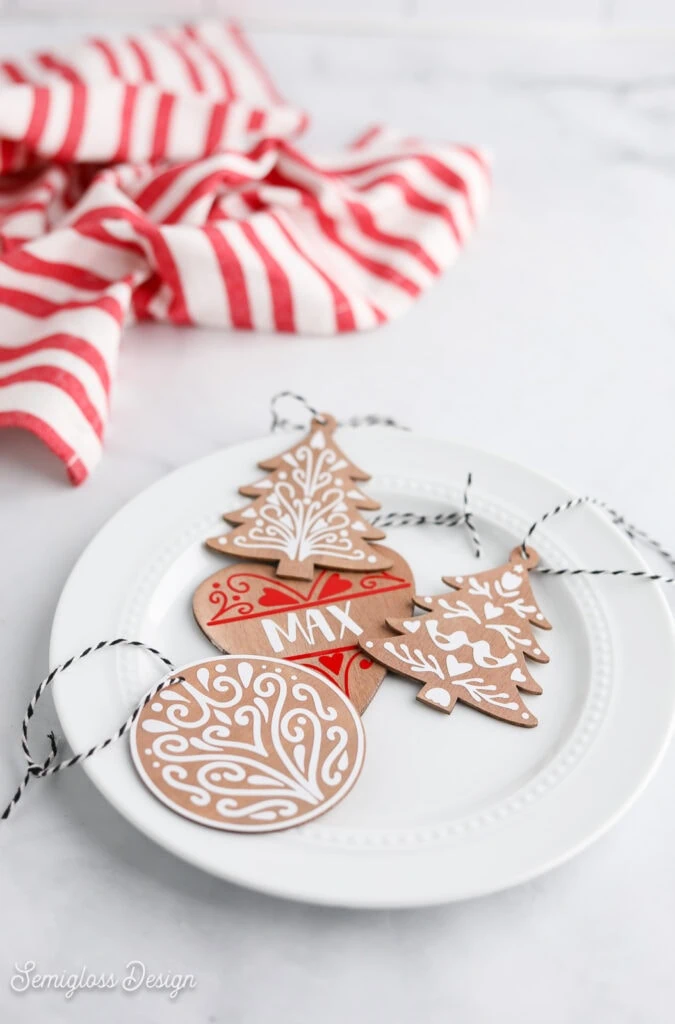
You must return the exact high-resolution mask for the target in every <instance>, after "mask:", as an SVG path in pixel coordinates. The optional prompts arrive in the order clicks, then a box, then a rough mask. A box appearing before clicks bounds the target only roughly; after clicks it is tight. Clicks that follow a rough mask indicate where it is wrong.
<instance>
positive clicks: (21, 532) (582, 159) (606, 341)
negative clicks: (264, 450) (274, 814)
mask: <svg viewBox="0 0 675 1024" xmlns="http://www.w3.org/2000/svg"><path fill="white" fill-rule="evenodd" d="M82 27H85V28H88V27H90V26H86V25H83V26H82ZM97 27H98V29H99V30H100V29H101V26H100V24H99V25H98V26H97ZM73 31H76V29H74V28H73V27H72V26H70V27H69V28H68V29H64V28H63V27H62V26H59V25H57V24H50V23H44V22H43V23H40V24H37V23H35V24H30V25H29V24H25V25H23V24H19V23H17V24H13V25H12V24H9V25H6V26H5V27H4V28H3V32H2V37H1V39H0V48H1V49H2V50H3V51H5V52H7V53H8V52H11V50H12V48H14V47H17V48H18V47H19V46H27V45H40V46H42V45H47V44H48V42H50V41H53V40H54V39H55V38H57V37H61V36H64V35H66V34H67V33H69V34H72V33H73ZM255 42H256V44H257V45H258V47H259V49H260V51H261V52H262V54H263V57H264V59H265V60H266V61H267V62H268V63H269V65H270V66H271V68H272V69H273V71H274V72H275V73H276V77H277V79H278V81H279V82H280V84H281V87H282V89H283V90H284V91H285V92H286V94H287V95H289V96H290V97H291V98H293V99H296V100H298V101H300V102H302V101H307V103H308V106H309V107H310V109H311V111H312V113H313V114H314V115H315V118H316V127H315V129H314V137H315V139H316V143H317V145H320V146H327V145H333V144H335V143H336V142H340V141H342V140H343V139H347V138H349V137H350V136H351V135H352V134H354V133H355V132H356V131H357V130H358V129H359V128H360V127H362V125H363V124H364V121H380V120H382V121H388V122H391V123H394V124H397V125H398V126H400V127H401V128H403V129H404V130H408V131H411V132H414V133H415V134H419V135H423V134H428V135H431V136H444V137H453V138H460V139H464V140H467V141H471V142H481V143H484V144H486V145H488V146H490V147H491V148H492V149H493V151H494V155H495V191H494V200H493V205H492V209H491V210H490V213H489V215H488V217H487V219H486V221H485V223H484V225H483V228H482V230H481V231H480V232H479V233H478V235H477V236H476V238H475V240H474V242H473V243H472V244H471V246H470V248H469V250H468V251H467V252H466V253H465V254H464V256H463V257H462V259H461V260H460V262H459V263H458V264H457V266H456V267H455V268H454V269H453V270H452V271H451V272H450V273H449V274H448V275H447V276H446V277H445V278H444V279H443V280H442V281H441V282H440V283H439V284H438V285H437V286H436V287H435V288H434V290H433V291H432V292H430V293H429V294H428V295H427V296H426V297H424V298H423V299H422V301H421V302H419V304H418V305H417V306H416V308H414V309H413V310H412V312H411V313H410V314H409V315H408V316H407V317H405V318H404V319H402V320H400V321H398V322H396V323H393V324H391V325H389V326H387V327H386V328H384V329H381V330H379V331H377V332H376V333H373V334H370V335H368V336H353V337H350V338H342V339H339V340H334V341H331V340H328V341H326V340H312V339H304V340H302V341H300V340H296V339H289V338H278V337H270V336H256V335H249V336H247V335H240V336H233V337H228V336H226V335H224V334H219V333H217V332H213V331H211V332H209V331H204V332H196V331H194V332H192V331H181V330H177V329H169V328H163V327H154V328H152V329H149V328H142V329H136V330H133V331H130V332H129V333H128V335H127V337H126V339H125V341H124V344H123V350H122V357H121V363H120V370H119V378H118V381H117V384H116V387H115V393H114V411H113V417H112V423H111V426H110V430H109V436H108V445H107V451H106V454H105V457H104V460H103V462H102V464H101V466H100V467H99V469H98V470H97V471H96V473H95V475H94V476H93V477H92V478H91V480H90V481H89V482H88V483H87V484H86V485H85V486H84V487H82V488H80V489H73V488H71V487H70V486H68V485H67V484H66V483H65V480H64V474H63V470H62V467H61V465H60V464H59V463H57V462H56V460H54V459H53V458H52V457H51V456H50V455H49V454H48V453H47V452H46V451H45V450H43V449H42V448H41V447H40V446H39V444H38V443H37V442H36V441H35V440H34V439H32V438H31V437H29V436H28V435H26V434H22V433H20V432H9V431H5V432H3V433H2V434H0V493H1V495H2V501H1V505H0V524H1V526H2V532H1V534H0V537H1V540H0V550H1V565H2V587H1V589H0V664H1V665H2V677H3V695H4V705H3V714H2V717H1V719H0V737H1V741H0V742H1V749H2V755H1V756H0V785H1V786H2V792H7V793H9V791H11V789H12V787H13V786H14V784H15V780H16V778H17V776H18V773H19V771H20V761H19V756H18V727H19V723H20V720H21V717H22V714H23V711H24V708H25V704H26V702H27V700H28V697H29V695H30V694H31V693H32V691H33V689H34V687H35V686H36V684H37V681H38V680H39V679H40V678H41V676H42V675H43V674H44V671H45V668H46V664H47V641H48V634H49V627H50V622H51V618H52V615H53V611H54V607H55V604H56V601H57V599H58V596H59V592H60V590H61V588H62V586H63V584H64V582H65V579H66V577H67V575H68V572H69V571H70V569H71V567H72V565H73V563H74V561H75V560H76V558H77V557H78V555H79V553H80V552H81V550H82V549H83V547H84V546H85V545H86V544H87V542H88V541H89V539H90V538H91V537H92V536H93V534H94V533H95V532H96V531H97V530H98V528H99V527H100V526H101V525H102V524H103V523H104V522H105V521H106V520H107V519H108V517H109V516H110V515H111V514H112V513H113V512H115V511H116V510H117V509H118V508H119V507H120V506H121V505H122V504H123V503H124V502H125V501H126V500H127V499H129V498H131V497H132V496H134V495H135V494H137V493H138V492H139V490H141V489H142V488H144V487H145V486H146V485H148V484H149V483H151V482H152V481H154V480H156V479H157V478H159V477H160V476H162V475H163V474H165V473H166V472H167V471H168V470H170V469H173V468H175V467H177V466H180V465H183V464H184V463H186V462H188V461H189V460H191V459H194V458H196V457H198V456H201V455H204V454H205V453H208V452H211V451H213V450H215V449H216V448H217V447H219V446H222V445H226V444H230V443H234V442H237V441H240V440H243V439H246V438H249V437H252V436H255V435H258V434H261V433H263V432H264V431H265V430H266V429H267V426H268V409H267V401H268V396H269V395H271V394H272V393H273V392H275V391H277V390H280V389H282V388H285V387H291V388H293V389H296V390H298V391H300V392H303V393H305V394H307V395H308V396H309V397H310V398H311V400H312V401H313V402H314V403H316V404H318V405H319V406H321V407H329V408H331V409H334V410H335V411H336V412H338V413H339V414H341V415H350V414H354V413H360V412H366V411H380V412H383V413H389V414H391V415H394V416H396V417H398V418H399V419H400V420H402V421H404V422H407V423H408V424H410V425H411V426H412V427H414V428H417V429H419V430H421V431H426V432H428V433H434V434H441V435H446V436H450V437H453V438H454V439H456V440H459V441H464V442H467V443H470V444H474V445H477V446H480V447H485V448H488V449H492V450H494V451H497V452H499V453H501V454H503V455H506V456H508V457H512V458H514V459H516V460H518V461H521V462H525V463H528V464H529V465H531V466H533V467H535V468H538V469H540V470H542V471H544V472H546V473H548V474H549V475H552V476H554V477H558V478H559V479H561V480H563V481H565V482H566V483H567V485H568V486H569V487H570V488H572V489H574V490H577V491H579V492H591V493H596V494H599V495H602V496H603V497H604V498H605V499H607V500H608V501H610V502H611V503H613V504H615V505H616V506H617V507H618V508H619V509H622V510H624V511H625V512H626V514H627V515H628V516H629V517H630V518H633V519H634V520H636V521H637V522H638V523H640V524H642V525H643V526H644V527H645V528H647V529H649V530H650V531H652V532H653V533H655V534H656V535H657V536H660V537H661V538H662V539H663V540H664V542H665V543H666V544H669V545H670V546H675V527H674V526H673V517H672V499H673V486H672V441H673V434H674V430H673V427H674V417H673V407H672V402H673V380H674V379H675V347H674V345H673V342H674V340H675V299H674V298H673V287H672V274H673V266H674V264H675V232H674V231H673V224H674V223H675V141H674V140H675V132H674V131H673V129H674V128H675V75H674V74H673V56H674V52H675V44H674V43H673V40H672V39H663V40H660V39H659V38H654V39H652V40H646V39H637V40H632V39H630V38H603V37H602V36H597V37H593V38H591V37H588V38H585V37H582V36H579V35H576V36H575V35H572V36H570V35H565V37H561V38H560V39H556V38H554V37H551V36H547V37H545V38H544V37H536V36H529V37H522V38H520V37H519V36H518V35H517V34H513V35H511V36H509V37H505V38H501V39H500V38H496V37H494V36H493V37H489V36H484V37H482V36H477V35H473V36H459V35H453V36H448V37H446V38H442V39H438V38H437V39H424V38H415V39H405V38H400V37H399V38H395V37H394V38H386V37H384V36H383V37H377V36H372V37H367V38H361V37H348V36H344V37H343V36H339V35H335V34H333V35H330V36H326V37H320V36H310V35H294V34H278V35H276V34H266V35H262V34H260V35H258V36H257V37H256V39H255ZM0 326H1V317H0ZM101 585H102V586H105V581H104V580H102V581H101ZM648 688H649V680H648V679H640V680H636V713H638V712H639V703H640V701H641V700H648V699H649V695H648ZM48 717H49V710H46V718H48ZM38 731H41V729H40V726H39V725H38ZM674 785H675V751H672V750H671V752H670V754H669V755H668V756H667V758H666V760H665V763H664V765H663V767H662V768H661V770H660V772H659V774H658V776H657V777H656V779H655V780H654V781H653V782H652V783H651V784H650V786H649V787H648V789H647V791H646V792H645V794H644V795H643V797H642V798H641V800H640V801H639V802H638V804H637V805H636V806H635V808H634V809H633V810H632V811H631V812H630V813H629V814H628V815H627V816H626V817H625V818H624V819H623V820H622V821H621V822H620V823H619V824H618V825H616V827H614V828H613V829H612V831H611V832H610V833H609V834H607V835H606V836H605V837H604V838H602V839H601V840H600V841H599V842H597V843H596V844H595V845H594V846H593V847H592V848H591V849H589V850H588V851H586V852H585V853H583V854H582V855H580V856H579V857H577V858H576V859H575V860H573V861H572V862H571V863H569V864H567V865H565V866H564V867H561V868H559V869H557V870H556V871H554V872H552V873H550V874H549V875H546V876H545V877H543V878H540V879H538V880H536V881H534V882H532V883H530V884H527V885H523V886H520V887H519V888H517V889H514V890H512V891H510V892H505V893H501V894H499V895H496V896H491V897H487V898H484V899H481V900H476V901H473V902H468V903H464V904H461V905H455V906H449V907H445V908H437V909H430V910H420V911H406V912H391V913H389V912H387V913H370V912H363V913H350V912H346V911H345V912H341V911H337V910H326V909H318V908H313V907H306V906H300V905H295V904H292V903H284V902H281V901H275V900H272V899H270V898H267V897H263V896H260V895H257V894H255V893H251V892H247V891H244V890H242V889H239V888H236V887H234V886H230V885H227V884H224V883H222V882H219V881H216V880H215V879H211V878H209V877H207V876H206V875H202V874H200V873H199V872H198V871H196V870H193V869H191V868H189V867H187V866H185V865H183V864H182V863H180V862H179V861H177V860H175V859H174V858H173V857H172V856H170V855H169V854H167V853H164V852H163V851H162V850H160V849H159V848H157V847H155V846H154V845H153V844H152V843H151V842H150V841H149V840H147V839H145V838H144V837H143V836H141V835H139V834H138V833H137V832H135V831H134V830H133V829H132V827H131V826H130V825H128V824H127V823H126V822H125V821H123V820H122V818H120V817H119V816H118V815H117V814H116V813H115V811H113V810H112V809H111V808H110V807H109V806H108V805H107V804H106V803H105V801H104V800H103V799H102V798H100V797H99V795H98V793H97V792H96V791H95V790H94V788H93V787H92V786H91V784H90V783H89V782H88V781H87V779H86V778H85V776H84V775H83V773H82V772H81V771H79V770H77V769H75V770H73V771H72V772H67V773H65V774H64V775H62V776H60V777H58V778H57V779H56V780H52V781H51V783H50V784H44V785H43V786H38V787H36V788H35V790H34V791H33V792H32V793H31V794H30V796H29V797H28V798H27V800H26V803H25V805H24V806H23V807H22V808H21V810H20V813H18V814H17V815H16V817H15V818H14V819H13V820H12V822H11V825H10V826H9V827H6V828H4V829H3V830H2V835H1V837H0V844H1V846H2V865H3V870H2V873H1V875H0V906H1V907H2V923H3V927H2V929H1V931H0V1008H1V1009H3V1010H4V1018H5V1019H6V1020H10V1021H12V1022H14V1021H16V1022H23V1021H33V1020H35V1019H49V1020H50V1021H51V1022H54V1024H56V1022H59V1021H66V1020H68V1021H82V1022H85V1021H89V1020H91V1019H92V1017H93V1016H94V1014H95V1015H96V1019H97V1020H99V1021H101V1022H103V1024H105V1022H108V1021H111V1022H112V1021H117V1020H119V1019H120V1016H121V1014H124V1019H125V1020H127V1021H128V1022H129V1024H132V1022H133V1024H136V1022H145V1021H152V1022H155V1021H160V1020H161V1021H162V1022H164V1021H167V1022H168V1021H174V1020H175V1021H181V1022H182V1021H186V1022H187V1021H190V1022H192V1021H203V1022H208V1024H217V1022H221V1021H222V1022H225V1021H227V1022H228V1024H235V1022H239V1021H245V1022H251V1024H268V1022H269V1021H271V1020H276V1021H278V1022H279V1024H299V1022H304V1021H307V1022H314V1021H317V1020H321V1021H322V1022H323V1024H338V1022H342V1021H343V1020H345V1019H349V1020H352V1021H357V1022H362V1021H363V1022H366V1021H371V1020H381V1021H387V1022H401V1024H413V1022H415V1024H416V1022H419V1021H424V1022H425V1024H441V1022H446V1021H448V1020H451V1021H455V1022H457V1024H484V1022H485V1024H492V1022H493V1021H495V1020H500V1021H503V1022H505V1024H510V1022H513V1024H515V1022H516V1021H517V1022H518V1024H542V1022H545V1024H568V1022H569V1021H580V1022H585V1021H591V1020H592V1021H593V1022H594V1024H638V1022H642V1021H649V1022H650V1024H662V1022H663V1024H665V1022H666V1021H671V1020H672V1017H673V1004H674V1003H675V976H674V975H673V970H672V949H673V943H674V942H675V868H674V867H673V865H674V864H675V816H674V815H673V812H672V807H673V799H672V794H673V787H674ZM131 959H141V960H144V961H145V962H146V964H147V965H148V969H150V970H155V971H177V972H182V973H189V972H192V973H194V974H195V976H196V981H197V987H196V988H195V989H194V990H192V991H187V992H183V993H182V994H181V995H180V996H179V997H178V998H177V999H176V1000H169V999H168V997H167V996H166V995H163V994H159V993H157V992H147V991H145V992H139V993H137V994H136V995H134V996H130V995H124V994H123V993H121V992H119V991H114V992H108V993H105V992H96V993H79V994H76V995H75V996H74V998H73V999H69V1000H66V999H65V998H64V997H63V995H62V994H57V993H44V992H43V993H39V992H36V993H32V994H31V993H29V994H25V995H15V994H13V993H12V992H11V991H10V989H9V977H10V974H11V973H12V970H13V966H14V964H15V963H19V964H23V963H25V961H27V960H33V961H35V962H36V963H37V964H38V968H39V969H41V970H43V971H54V972H56V971H59V972H60V971H62V970H66V971H75V972H77V971H79V970H80V969H81V967H82V966H84V965H86V967H87V968H88V969H90V970H93V971H96V972H105V973H109V972H115V973H119V972H122V973H123V970H124V965H125V963H126V962H127V961H128V960H131Z"/></svg>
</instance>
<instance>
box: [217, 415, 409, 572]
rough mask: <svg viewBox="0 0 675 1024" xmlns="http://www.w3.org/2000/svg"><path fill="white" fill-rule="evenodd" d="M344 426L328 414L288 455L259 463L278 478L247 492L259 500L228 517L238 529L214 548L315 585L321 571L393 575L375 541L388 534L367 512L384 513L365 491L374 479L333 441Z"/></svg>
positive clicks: (316, 421) (242, 490)
mask: <svg viewBox="0 0 675 1024" xmlns="http://www.w3.org/2000/svg"><path fill="white" fill-rule="evenodd" d="M336 426H337V424H336V422H335V420H334V419H333V417H332V416H329V415H328V414H326V413H322V414H320V415H318V416H315V417H314V418H313V419H312V424H311V428H310V431H309V434H308V435H307V436H306V437H305V438H303V440H302V441H300V442H299V443H298V444H296V445H293V447H292V448H289V450H288V451H286V452H282V454H281V455H277V456H275V457H274V458H271V459H266V460H265V461H263V462H261V463H259V465H260V468H261V469H264V470H265V471H266V472H268V473H269V474H270V475H269V476H267V477H264V478H263V479H262V480H257V481H256V482H255V483H252V484H248V485H246V486H244V487H240V488H239V491H240V493H241V494H243V495H245V496H246V497H248V498H253V499H254V500H253V501H252V502H251V504H250V505H247V506H246V507H245V508H241V509H238V510H236V511H234V512H226V513H225V515H224V517H223V518H224V519H225V520H226V521H227V522H228V523H231V524H232V525H233V526H234V527H235V529H233V530H229V531H228V532H227V533H223V534H221V535H219V536H217V537H211V538H210V539H209V540H207V542H206V543H207V544H208V546H209V547H211V548H213V549H214V550H215V551H221V552H222V553H223V554H226V555H236V556H237V557H239V558H254V559H257V560H260V561H263V562H277V563H278V565H277V574H278V575H279V576H287V577H290V578H295V579H301V580H311V579H312V578H313V577H314V572H315V568H316V567H317V566H321V567H323V568H326V569H346V570H357V571H360V572H372V571H373V570H379V569H388V568H389V567H390V566H391V564H392V560H391V557H390V556H389V555H388V554H385V552H383V551H382V550H381V549H379V548H378V547H377V546H376V545H373V544H371V543H370V542H371V541H375V540H382V539H383V538H384V536H385V535H384V533H383V532H382V530H378V529H377V528H376V527H374V526H371V525H370V523H368V522H366V521H364V519H363V515H362V511H366V510H371V511H372V510H374V509H378V508H379V507H380V505H379V503H378V502H377V501H373V499H372V498H369V497H368V496H367V495H366V494H364V493H363V491H361V490H360V488H359V487H357V485H356V483H355V481H363V480H368V479H370V478H369V476H368V474H367V473H364V471H363V470H362V469H359V468H358V467H357V466H355V465H354V464H353V463H351V462H350V461H349V459H348V458H347V457H346V456H345V455H344V453H343V452H342V451H341V450H340V448H338V446H337V445H336V444H335V442H334V440H333V433H334V431H335V428H336Z"/></svg>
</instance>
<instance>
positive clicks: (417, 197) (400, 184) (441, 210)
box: [359, 174, 463, 245]
mask: <svg viewBox="0 0 675 1024" xmlns="http://www.w3.org/2000/svg"><path fill="white" fill-rule="evenodd" d="M378 185H395V186H396V187H397V188H399V189H400V191H401V194H402V196H403V198H404V199H405V201H406V203H407V204H408V206H411V207H412V208H413V209H415V210H421V211H422V212H423V213H431V214H433V215H434V216H436V217H440V218H441V219H442V220H444V221H445V223H446V224H447V225H448V227H449V228H450V231H451V232H452V234H453V235H454V237H455V241H456V242H457V243H458V245H461V244H462V241H463V239H462V236H461V234H460V231H459V228H458V227H457V222H456V220H455V218H454V216H453V214H452V210H451V209H450V208H449V207H448V206H446V205H445V203H435V202H433V201H432V200H431V199H427V197H426V196H423V195H422V194H421V193H420V192H418V191H417V189H414V188H413V187H412V185H411V184H410V182H409V181H407V180H406V179H405V178H404V177H403V175H402V174H383V175H382V176H381V177H379V178H375V179H373V181H369V182H368V184H367V185H361V186H360V188H359V191H361V192H369V191H370V190H371V189H373V188H377V186H378Z"/></svg>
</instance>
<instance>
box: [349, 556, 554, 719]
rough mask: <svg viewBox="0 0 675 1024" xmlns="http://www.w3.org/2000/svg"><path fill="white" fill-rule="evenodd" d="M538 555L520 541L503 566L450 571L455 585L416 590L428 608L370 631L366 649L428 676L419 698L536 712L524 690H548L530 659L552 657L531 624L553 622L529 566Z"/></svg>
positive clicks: (413, 674)
mask: <svg viewBox="0 0 675 1024" xmlns="http://www.w3.org/2000/svg"><path fill="white" fill-rule="evenodd" d="M538 561H539V556H538V555H537V553H536V552H535V551H534V550H533V549H532V548H528V549H527V553H526V554H525V553H523V549H522V548H521V547H517V548H515V549H514V550H513V551H512V552H511V556H510V559H509V561H508V562H507V563H506V564H505V565H502V566H500V567H499V568H498V569H491V570H488V571H487V572H482V573H475V574H469V575H467V576H444V577H443V582H444V583H446V584H447V585H448V586H449V587H452V588H453V589H452V591H449V592H447V593H444V594H440V595H438V596H436V597H415V598H414V602H415V604H416V605H418V606H419V607H420V608H423V609H424V610H425V613H426V614H424V615H417V616H414V617H412V618H409V619H393V618H390V619H388V620H387V624H388V625H389V626H390V627H391V629H393V630H396V632H397V633H398V634H399V635H398V636H395V637H390V638H389V639H381V638H372V637H370V638H366V639H362V640H361V641H360V644H361V647H362V648H363V650H364V651H365V652H366V653H367V654H369V655H370V656H371V657H372V658H375V659H376V661H378V662H380V663H381V664H383V665H385V666H386V667H387V668H389V669H391V670H392V671H393V672H396V673H398V674H399V675H404V676H408V677H409V678H410V679H413V680H415V681H416V682H418V683H421V684H423V685H422V689H421V690H420V692H419V693H418V694H417V699H418V700H420V701H422V702H423V703H425V704H429V705H430V706H431V707H434V708H437V709H438V710H439V711H444V712H445V713H446V714H450V712H451V711H452V709H453V707H454V706H455V704H456V702H457V701H458V700H459V701H461V702H462V703H463V704H468V705H470V706H471V707H473V708H476V709H477V710H478V711H483V712H484V713H485V714H487V715H492V716H493V717H495V718H500V719H503V720H504V721H506V722H510V723H511V724H513V725H523V726H529V727H531V726H534V725H536V724H537V719H536V718H535V717H534V715H533V714H532V712H531V711H530V710H529V708H528V707H527V706H526V705H525V703H524V702H523V699H522V697H521V695H520V691H521V690H523V691H525V692H526V693H541V692H542V691H541V687H540V685H539V683H537V681H536V680H535V679H534V678H533V677H532V675H531V674H530V671H529V669H528V667H527V661H526V659H532V660H533V661H539V662H547V661H548V660H549V659H548V655H546V654H545V653H544V651H543V650H542V649H541V647H540V646H539V642H538V640H537V638H536V636H535V634H534V632H533V630H532V626H538V627H539V628H540V629H550V628H551V624H550V623H549V622H547V620H546V619H545V618H544V616H543V614H542V613H541V611H540V610H539V607H538V605H537V602H536V601H535V598H534V595H533V593H532V587H531V584H530V579H529V572H528V570H530V569H532V568H534V566H535V565H537V563H538Z"/></svg>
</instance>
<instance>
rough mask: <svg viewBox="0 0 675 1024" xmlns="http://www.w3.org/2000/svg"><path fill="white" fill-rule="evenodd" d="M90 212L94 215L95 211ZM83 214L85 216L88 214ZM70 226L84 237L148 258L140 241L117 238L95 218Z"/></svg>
mask: <svg viewBox="0 0 675 1024" xmlns="http://www.w3.org/2000/svg"><path fill="white" fill-rule="evenodd" d="M92 213H93V214H94V215H95V211H92ZM84 216H85V217H87V216H89V214H85V215H84ZM72 227H73V228H74V230H75V231H77V232H78V234H80V235H84V236H85V238H93V239H94V241H96V242H103V243H104V245H110V246H112V247H113V248H114V249H121V250H122V251H123V252H130V253H133V254H134V256H140V257H142V258H143V259H144V260H147V258H148V253H147V250H146V249H145V248H144V247H143V246H142V245H141V243H140V242H138V241H135V240H133V239H128V238H118V237H117V236H116V235H113V234H111V233H110V231H108V230H107V229H106V227H105V226H104V225H103V224H100V223H97V221H96V220H91V221H89V220H86V221H83V222H77V223H75V224H73V225H72Z"/></svg>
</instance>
